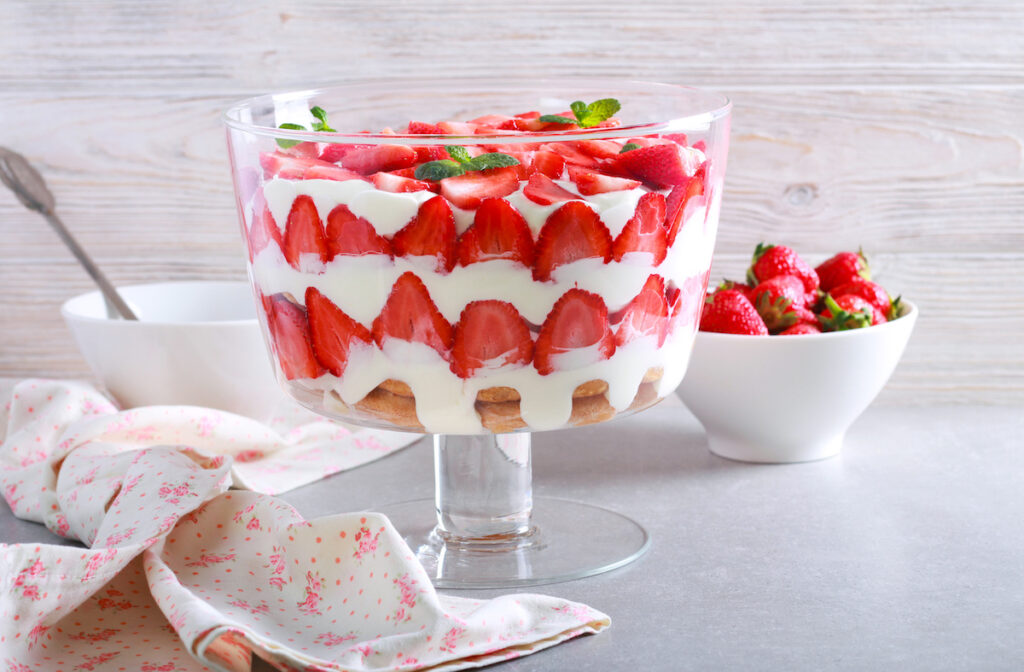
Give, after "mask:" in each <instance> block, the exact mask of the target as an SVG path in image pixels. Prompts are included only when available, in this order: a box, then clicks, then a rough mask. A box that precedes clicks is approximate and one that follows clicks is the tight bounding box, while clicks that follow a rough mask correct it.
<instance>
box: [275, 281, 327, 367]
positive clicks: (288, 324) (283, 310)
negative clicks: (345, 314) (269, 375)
mask: <svg viewBox="0 0 1024 672" xmlns="http://www.w3.org/2000/svg"><path fill="white" fill-rule="evenodd" d="M269 308H270V309H269V310H268V311H267V328H268V329H269V331H270V339H271V341H272V342H273V345H274V351H275V352H276V353H277V361H278V362H279V364H280V366H281V372H282V373H284V377H285V378H287V379H288V380H294V379H296V378H318V377H319V376H320V375H321V374H323V367H321V366H320V363H319V362H318V361H317V359H316V355H315V354H314V353H313V342H312V340H311V339H310V335H309V321H308V320H307V318H306V309H305V308H303V307H302V306H300V305H298V304H296V303H293V302H292V301H291V300H290V299H289V298H288V297H286V296H285V295H284V294H275V295H273V296H272V297H270V300H269Z"/></svg>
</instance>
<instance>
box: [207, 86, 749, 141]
mask: <svg viewBox="0 0 1024 672" xmlns="http://www.w3.org/2000/svg"><path fill="white" fill-rule="evenodd" d="M545 84H547V85H555V84H564V85H566V86H573V85H584V86H594V87H596V86H603V87H605V88H606V89H607V90H610V91H615V90H616V89H617V88H623V87H626V86H629V87H633V88H636V87H644V88H648V89H662V90H664V91H665V92H673V91H674V92H676V93H690V94H693V95H695V94H701V95H704V96H709V97H713V98H717V99H718V101H717V105H715V106H707V107H708V108H709V109H705V110H703V111H700V112H697V113H694V114H689V115H686V116H682V117H676V118H673V119H667V120H661V121H652V122H647V123H643V124H631V125H629V126H617V127H613V128H597V129H593V130H591V129H569V130H559V131H521V132H517V133H515V134H511V133H510V134H505V133H486V134H476V135H427V134H410V133H396V134H390V133H354V132H351V131H343V132H333V133H331V132H324V131H305V130H293V129H283V128H275V127H272V126H261V125H258V124H252V123H249V122H245V121H241V120H240V118H239V116H240V113H241V111H242V110H244V109H247V108H252V107H254V106H256V105H257V104H258V103H260V102H264V101H267V102H269V101H273V100H282V101H287V100H295V99H309V98H312V97H314V96H316V95H319V94H322V93H326V92H332V91H339V90H345V89H364V90H374V89H375V90H386V89H392V88H399V87H401V86H402V85H416V86H419V87H424V86H431V87H436V88H437V89H438V90H444V88H443V87H448V88H450V87H453V86H473V85H476V86H478V87H482V88H487V89H493V88H494V86H495V83H494V79H493V78H486V79H485V78H479V77H477V78H427V79H408V78H403V79H378V80H366V81H349V82H344V83H340V84H333V85H325V86H322V87H317V88H311V89H295V90H290V91H285V92H281V93H264V94H261V95H258V96H252V97H250V98H246V99H244V100H240V101H238V102H236V103H234V104H233V105H231V106H230V107H229V108H228V109H227V110H226V111H225V112H224V113H223V115H222V120H223V121H224V124H225V125H227V126H228V128H231V129H234V130H239V131H244V132H246V133H250V134H253V135H260V136H265V137H270V138H275V139H282V140H294V141H298V142H326V143H331V144H376V145H380V144H401V145H411V146H424V145H444V144H460V145H477V144H526V143H537V142H544V141H556V140H574V141H580V140H601V139H606V138H627V137H636V136H641V135H651V134H655V133H676V132H678V133H684V132H687V131H693V130H694V128H695V127H700V126H709V125H710V124H711V123H712V122H714V121H718V120H720V119H722V118H724V117H727V116H728V115H729V112H730V110H731V109H732V101H731V100H730V99H729V98H728V96H725V95H724V94H721V93H718V92H716V91H712V90H709V89H703V88H699V87H693V86H682V85H679V84H665V83H661V82H651V81H643V80H625V79H618V80H616V79H611V78H606V79H602V78H587V77H576V78H566V79H515V78H503V79H501V82H500V85H501V86H502V87H503V88H507V89H508V90H510V91H514V90H515V89H516V88H520V89H522V90H529V89H530V87H531V86H532V87H536V86H537V85H545ZM367 141H370V142H367ZM453 141H454V142H453Z"/></svg>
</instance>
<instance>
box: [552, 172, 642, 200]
mask: <svg viewBox="0 0 1024 672" xmlns="http://www.w3.org/2000/svg"><path fill="white" fill-rule="evenodd" d="M569 177H570V178H572V181H573V182H575V183H576V188H577V189H578V190H579V192H580V193H581V194H583V195H584V196H593V195H594V194H604V193H607V192H609V191H625V190H627V189H636V188H637V187H639V186H640V182H639V181H637V180H630V179H627V178H625V177H611V176H610V175H605V174H603V173H598V172H595V171H593V170H587V169H586V168H580V167H578V166H569Z"/></svg>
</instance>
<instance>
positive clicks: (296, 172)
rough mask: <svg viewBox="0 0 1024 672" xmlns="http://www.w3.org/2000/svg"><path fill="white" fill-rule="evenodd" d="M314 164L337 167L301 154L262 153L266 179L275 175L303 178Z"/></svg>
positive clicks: (261, 165)
mask: <svg viewBox="0 0 1024 672" xmlns="http://www.w3.org/2000/svg"><path fill="white" fill-rule="evenodd" d="M314 166H320V167H329V168H334V167H336V166H335V165H334V164H333V163H326V162H324V161H319V160H317V159H309V158H304V157H301V156H288V155H287V154H282V153H281V152H264V153H263V154H260V167H261V168H263V179H265V180H269V179H272V178H274V177H280V178H281V179H283V180H301V179H302V178H303V177H304V176H305V174H306V171H307V170H309V169H310V168H312V167H314Z"/></svg>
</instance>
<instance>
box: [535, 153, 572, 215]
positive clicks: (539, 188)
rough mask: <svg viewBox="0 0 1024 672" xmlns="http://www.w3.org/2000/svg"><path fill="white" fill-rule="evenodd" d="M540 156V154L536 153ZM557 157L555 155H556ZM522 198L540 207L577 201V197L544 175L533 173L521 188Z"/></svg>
mask: <svg viewBox="0 0 1024 672" xmlns="http://www.w3.org/2000/svg"><path fill="white" fill-rule="evenodd" d="M537 153H538V154H540V152H537ZM556 156H557V155H556ZM523 196H526V197H527V198H528V199H530V200H531V201H533V202H534V203H539V204H540V205H551V204H552V203H558V202H559V201H571V200H574V199H579V196H577V195H576V194H574V193H572V192H571V191H568V190H567V189H563V188H562V187H560V186H558V185H557V184H555V182H554V181H553V180H552V179H551V178H550V177H548V176H547V175H546V174H544V173H542V172H541V173H534V174H533V175H531V176H530V181H529V182H527V183H526V186H525V187H523Z"/></svg>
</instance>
